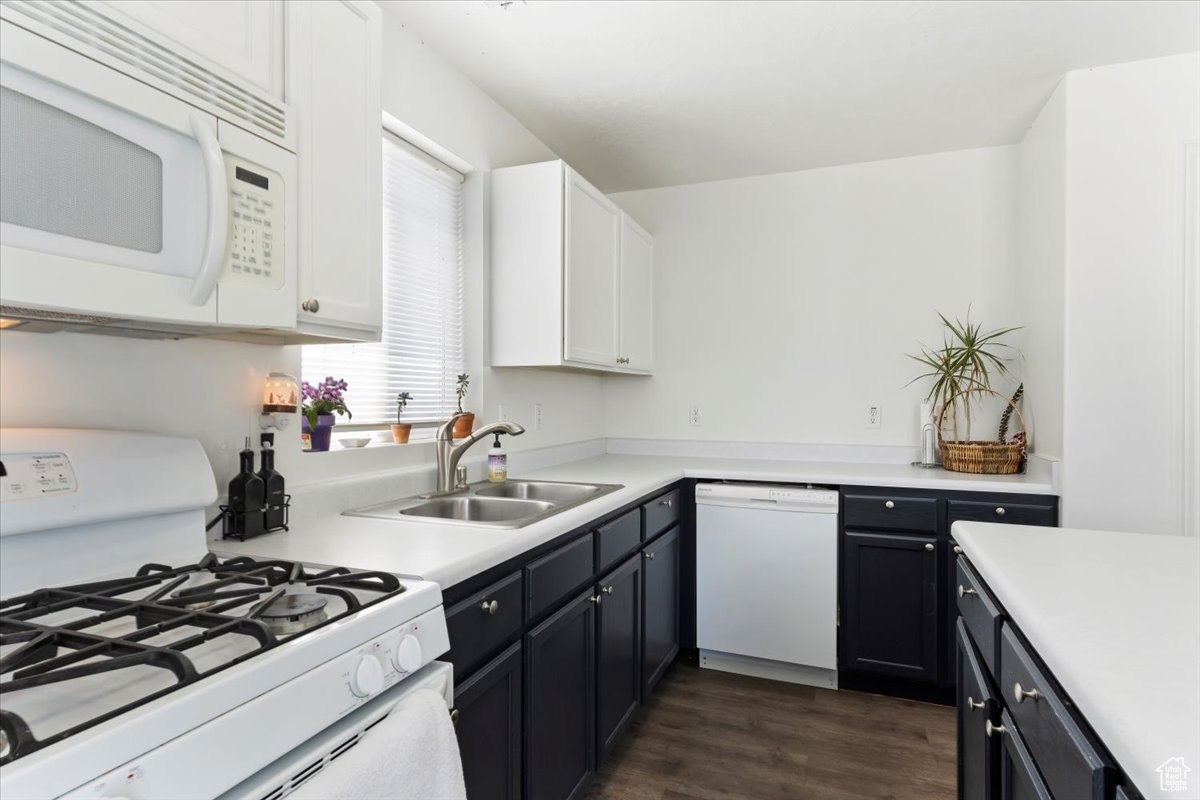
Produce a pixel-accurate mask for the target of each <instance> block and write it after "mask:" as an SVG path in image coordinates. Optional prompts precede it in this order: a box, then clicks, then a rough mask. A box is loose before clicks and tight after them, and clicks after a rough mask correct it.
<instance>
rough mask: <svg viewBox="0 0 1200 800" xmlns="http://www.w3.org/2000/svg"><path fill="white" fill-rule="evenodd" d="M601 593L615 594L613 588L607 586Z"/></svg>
mask: <svg viewBox="0 0 1200 800" xmlns="http://www.w3.org/2000/svg"><path fill="white" fill-rule="evenodd" d="M600 591H602V592H604V593H605V594H612V593H613V587H611V586H605V587H604V588H603V589H601V590H600Z"/></svg>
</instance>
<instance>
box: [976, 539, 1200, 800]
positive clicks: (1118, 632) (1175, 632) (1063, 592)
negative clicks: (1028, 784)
mask: <svg viewBox="0 0 1200 800" xmlns="http://www.w3.org/2000/svg"><path fill="white" fill-rule="evenodd" d="M953 534H954V537H955V540H956V541H957V542H958V544H959V545H960V546H961V547H962V548H963V551H964V552H965V553H966V555H967V558H968V559H970V561H971V564H972V565H973V566H974V567H975V568H976V570H977V571H978V572H979V575H980V577H982V578H983V580H984V582H985V583H987V585H988V586H989V587H990V588H991V589H992V591H993V592H994V593H995V595H996V598H997V599H998V600H999V601H1000V604H1001V605H1002V606H1004V609H1005V611H1007V612H1008V614H1009V616H1011V617H1012V619H1013V621H1014V622H1015V623H1016V626H1017V627H1018V628H1019V629H1020V630H1021V632H1022V633H1023V634H1024V635H1025V638H1026V639H1028V640H1029V643H1030V644H1032V645H1033V648H1034V649H1035V650H1036V651H1037V653H1038V655H1039V656H1041V658H1042V660H1043V661H1044V662H1046V665H1047V666H1048V667H1049V668H1050V671H1051V672H1052V673H1053V674H1054V676H1055V678H1057V679H1058V682H1059V683H1061V684H1062V686H1063V688H1064V689H1066V691H1067V694H1069V695H1070V697H1071V699H1072V700H1073V701H1074V702H1075V703H1076V705H1077V706H1078V707H1079V710H1080V712H1082V714H1083V716H1084V717H1085V718H1086V719H1087V721H1088V723H1089V724H1090V725H1091V726H1092V728H1093V729H1094V730H1095V731H1096V733H1097V734H1098V735H1099V737H1100V739H1101V740H1102V741H1103V742H1104V744H1105V746H1106V747H1107V748H1108V749H1109V751H1110V752H1111V753H1112V754H1113V756H1114V757H1115V758H1116V759H1117V762H1118V763H1119V764H1120V766H1121V768H1122V769H1123V770H1124V771H1125V772H1126V773H1127V774H1128V775H1129V777H1130V778H1131V779H1132V780H1133V781H1134V783H1135V785H1136V786H1137V788H1138V791H1140V792H1141V793H1142V794H1143V795H1145V796H1146V797H1147V798H1157V797H1163V798H1179V797H1185V796H1186V797H1200V540H1197V539H1195V538H1191V537H1183V536H1155V535H1151V534H1139V533H1114V532H1112V531H1087V530H1074V529H1069V528H1034V527H1026V526H1016V525H993V524H989V523H977V522H958V523H955V525H954V530H953ZM1176 756H1182V757H1183V759H1184V762H1185V763H1186V764H1187V766H1188V767H1190V768H1191V770H1192V774H1191V775H1190V776H1189V777H1188V781H1189V786H1188V788H1189V789H1191V790H1192V791H1190V792H1184V793H1179V792H1164V791H1161V790H1160V789H1159V780H1158V772H1157V771H1156V770H1157V767H1158V766H1159V765H1160V764H1162V763H1163V762H1165V761H1166V760H1167V759H1169V758H1174V757H1176Z"/></svg>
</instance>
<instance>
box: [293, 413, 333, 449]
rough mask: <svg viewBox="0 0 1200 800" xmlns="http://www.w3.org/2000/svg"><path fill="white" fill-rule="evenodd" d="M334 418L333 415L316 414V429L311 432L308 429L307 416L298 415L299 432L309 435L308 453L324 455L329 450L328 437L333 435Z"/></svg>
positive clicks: (310, 429)
mask: <svg viewBox="0 0 1200 800" xmlns="http://www.w3.org/2000/svg"><path fill="white" fill-rule="evenodd" d="M335 421H336V418H335V417H334V416H333V414H318V415H317V428H316V430H313V429H312V428H310V427H308V415H306V414H301V415H300V430H302V431H303V432H304V433H307V434H308V435H309V440H310V441H311V442H312V446H311V447H310V448H309V449H308V451H309V452H310V453H324V452H325V451H327V450H328V449H329V437H330V436H331V435H332V434H333V423H334V422H335Z"/></svg>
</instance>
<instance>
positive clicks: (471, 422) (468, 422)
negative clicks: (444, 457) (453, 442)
mask: <svg viewBox="0 0 1200 800" xmlns="http://www.w3.org/2000/svg"><path fill="white" fill-rule="evenodd" d="M470 385H471V376H470V375H468V374H467V373H465V372H464V373H463V374H462V375H459V376H458V385H457V386H456V387H455V389H454V393H455V394H456V395H458V413H459V414H463V415H464V416H461V417H459V418H458V421H457V422H455V423H454V438H455V439H465V438H466V437H468V436H470V435H471V431H472V430H474V429H475V415H474V414H473V413H471V412H470V411H466V412H464V411H463V398H464V397H466V396H467V387H468V386H470Z"/></svg>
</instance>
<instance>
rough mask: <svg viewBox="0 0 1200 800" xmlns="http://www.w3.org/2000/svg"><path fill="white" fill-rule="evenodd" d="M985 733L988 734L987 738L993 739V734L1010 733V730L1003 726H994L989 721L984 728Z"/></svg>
mask: <svg viewBox="0 0 1200 800" xmlns="http://www.w3.org/2000/svg"><path fill="white" fill-rule="evenodd" d="M983 732H984V733H986V734H987V737H988V738H989V739H990V738H992V734H993V733H994V734H997V735H999V734H1001V733H1008V728H1005V727H1004V726H1003V725H993V724H992V721H991V720H990V719H989V720H988V721H987V722H986V723H985V724H984V726H983Z"/></svg>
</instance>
